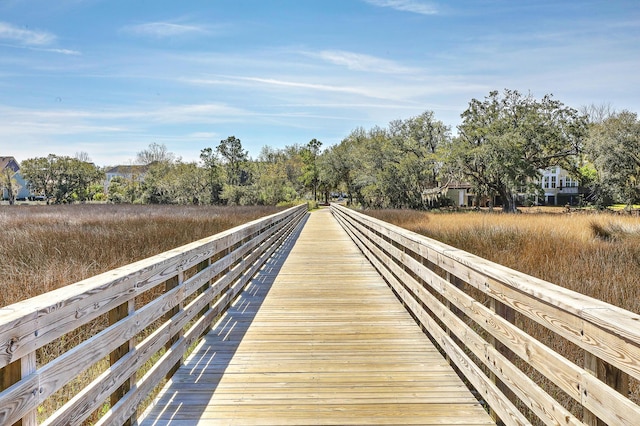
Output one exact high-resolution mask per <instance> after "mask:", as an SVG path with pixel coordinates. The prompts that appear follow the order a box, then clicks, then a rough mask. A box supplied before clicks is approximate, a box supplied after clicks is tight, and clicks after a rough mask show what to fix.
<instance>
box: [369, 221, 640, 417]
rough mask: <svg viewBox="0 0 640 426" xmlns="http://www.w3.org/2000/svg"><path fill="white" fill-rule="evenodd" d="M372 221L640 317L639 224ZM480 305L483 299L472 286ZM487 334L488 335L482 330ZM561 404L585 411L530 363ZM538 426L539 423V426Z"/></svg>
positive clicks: (521, 323) (638, 394)
mask: <svg viewBox="0 0 640 426" xmlns="http://www.w3.org/2000/svg"><path fill="white" fill-rule="evenodd" d="M367 214H369V215H370V216H374V217H376V218H378V219H381V220H384V221H387V222H390V223H393V224H395V225H398V226H401V227H403V228H405V229H408V230H411V231H413V232H416V233H419V234H422V235H425V236H427V237H430V238H433V239H436V240H439V241H441V242H443V243H446V244H449V245H451V246H454V247H456V248H459V249H462V250H465V251H467V252H470V253H473V254H475V255H478V256H480V257H483V258H485V259H488V260H491V261H494V262H496V263H499V264H502V265H505V266H508V267H510V268H512V269H515V270H518V271H521V272H524V273H525V274H528V275H531V276H534V277H537V278H541V279H543V280H546V281H549V282H551V283H554V284H556V285H559V286H562V287H565V288H568V289H571V290H573V291H576V292H579V293H582V294H585V295H587V296H590V297H594V298H596V299H600V300H603V301H605V302H608V303H610V304H613V305H616V306H619V307H621V308H624V309H627V310H629V311H631V312H634V313H640V298H638V297H637V294H638V291H639V290H640V219H639V218H638V217H632V216H620V215H614V214H584V213H576V212H574V213H567V214H551V213H532V214H519V215H505V214H500V213H486V212H464V213H462V212H460V213H425V212H416V211H406V210H378V211H374V210H372V211H367ZM466 287H467V288H466V290H465V291H467V292H468V293H469V294H471V295H472V296H473V297H474V298H476V299H477V300H480V301H481V302H484V299H483V298H484V295H482V294H480V292H478V291H477V290H475V289H473V288H470V286H466ZM515 321H516V322H515V323H516V325H517V326H518V327H520V328H522V329H523V330H524V331H525V332H527V333H528V334H530V335H532V336H534V337H535V338H537V339H538V340H540V341H541V342H543V343H545V344H546V345H547V346H549V347H551V348H553V349H554V350H555V351H557V352H559V353H561V354H562V355H564V356H565V357H567V358H568V359H570V360H571V361H573V362H574V363H576V364H577V365H584V360H583V357H584V352H583V351H582V350H580V349H579V348H578V347H577V346H575V345H573V344H571V343H570V342H568V341H566V340H564V339H561V338H559V337H558V336H557V335H555V334H553V333H550V332H549V331H548V330H546V329H545V328H544V327H540V326H539V325H538V324H537V323H535V322H533V321H532V320H530V319H528V318H526V317H525V316H524V315H520V314H516V320H515ZM477 331H478V332H479V333H481V334H482V331H481V330H477ZM518 364H519V367H520V368H521V369H522V370H523V371H525V372H526V373H527V374H528V375H530V377H537V380H538V383H542V386H543V388H545V389H546V390H547V392H549V393H550V394H551V395H552V396H554V398H556V399H557V400H558V401H560V402H561V403H562V404H563V405H564V406H565V407H567V408H568V409H570V410H571V411H573V412H574V414H575V415H576V416H578V418H580V416H581V415H582V409H581V407H580V406H579V405H578V404H576V403H575V402H574V401H573V400H572V399H571V398H570V397H569V396H567V395H566V394H564V393H563V392H562V391H560V390H559V389H558V388H556V387H555V385H553V384H552V383H551V382H549V381H548V380H546V379H544V378H542V377H541V376H540V375H539V374H538V373H537V372H535V371H532V370H531V368H530V367H529V366H527V365H526V363H524V362H519V363H518ZM629 398H630V399H632V400H633V401H634V402H635V403H640V383H638V381H637V380H634V379H630V395H629ZM534 424H535V423H534Z"/></svg>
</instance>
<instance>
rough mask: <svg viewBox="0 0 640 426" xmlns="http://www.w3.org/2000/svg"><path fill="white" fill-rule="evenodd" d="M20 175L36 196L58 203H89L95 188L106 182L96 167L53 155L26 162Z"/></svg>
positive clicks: (23, 163) (74, 159) (22, 165)
mask: <svg viewBox="0 0 640 426" xmlns="http://www.w3.org/2000/svg"><path fill="white" fill-rule="evenodd" d="M20 172H21V173H22V176H23V177H24V178H25V180H27V181H28V182H29V184H30V185H31V189H32V191H33V192H34V193H40V194H42V195H43V196H44V197H45V198H46V199H47V200H53V202H55V203H67V202H73V201H87V200H89V199H90V198H91V195H92V191H91V186H92V184H95V183H97V182H100V181H101V180H102V179H104V173H103V172H102V171H100V170H99V169H98V168H97V167H96V166H95V165H94V164H93V163H88V162H85V161H81V160H78V159H76V158H71V157H65V156H60V157H59V156H57V155H53V154H49V156H47V157H39V158H32V159H28V160H25V161H23V162H22V164H21V167H20Z"/></svg>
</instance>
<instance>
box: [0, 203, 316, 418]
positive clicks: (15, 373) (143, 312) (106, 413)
mask: <svg viewBox="0 0 640 426" xmlns="http://www.w3.org/2000/svg"><path fill="white" fill-rule="evenodd" d="M306 211H307V206H306V205H300V206H298V207H293V208H290V209H288V210H285V211H283V212H279V213H276V214H274V215H271V216H268V217H265V218H262V219H258V220H255V221H252V222H250V223H247V224H245V225H242V226H238V227H236V228H233V229H230V230H228V231H225V232H222V233H220V234H217V235H214V236H212V237H209V238H205V239H203V240H200V241H197V242H194V243H191V244H188V245H185V246H182V247H179V248H176V249H174V250H170V251H167V252H165V253H162V254H159V255H157V256H153V257H150V258H148V259H144V260H141V261H139V262H135V263H132V264H130V265H127V266H124V267H121V268H117V269H114V270H112V271H109V272H107V273H104V274H101V275H97V276H95V277H92V278H89V279H86V280H83V281H80V282H78V283H76V284H72V285H69V286H66V287H64V288H61V289H59V290H55V291H52V292H49V293H46V294H43V295H40V296H37V297H34V298H31V299H29V300H25V301H23V302H19V303H16V304H13V305H10V306H7V307H4V308H1V309H0V386H1V387H0V390H1V392H0V424H2V425H11V424H22V425H31V424H36V423H37V413H38V409H39V407H40V406H41V405H42V404H43V402H44V401H45V400H47V398H52V397H53V396H54V395H55V394H56V392H59V391H60V390H61V389H62V388H63V387H65V386H74V389H73V392H72V395H74V396H73V397H72V398H71V399H70V400H68V401H67V402H66V403H64V405H62V406H61V407H59V408H58V409H57V411H55V413H53V414H52V415H50V416H49V417H48V418H46V420H44V423H43V424H47V425H73V424H83V423H84V422H85V421H87V419H88V418H89V417H90V416H96V417H98V420H97V424H132V423H135V419H136V415H137V414H136V412H137V410H138V407H139V406H140V404H141V402H142V401H143V400H144V399H146V398H148V397H149V395H150V394H151V393H152V391H153V390H154V389H155V388H157V387H158V386H159V385H161V383H162V382H163V380H165V378H168V377H170V376H171V375H172V373H173V372H174V371H175V369H176V368H177V367H178V366H179V365H180V364H181V362H182V359H183V357H184V356H185V353H186V352H187V351H188V349H189V348H190V347H192V346H193V344H194V342H196V341H197V340H198V339H199V338H200V337H201V336H203V335H204V334H205V333H206V332H207V331H208V330H209V329H210V327H211V325H212V323H213V321H214V320H215V319H216V318H217V317H219V316H220V315H221V314H222V313H224V311H225V310H226V309H227V308H228V306H229V305H230V304H231V302H232V301H233V300H234V298H235V297H236V296H237V295H238V293H239V292H240V291H241V290H242V289H243V288H244V287H245V285H246V284H247V283H248V282H249V280H250V279H251V277H252V276H253V275H255V273H256V272H257V271H258V270H259V269H260V267H261V266H262V265H263V264H264V262H265V261H266V260H267V259H268V258H269V256H271V255H272V254H273V253H274V252H275V250H276V249H277V248H278V247H279V246H280V244H281V243H282V242H283V240H284V239H285V238H286V237H287V235H289V234H290V233H291V232H292V231H293V229H294V228H295V227H296V225H297V224H298V223H299V222H300V221H301V220H302V218H303V217H304V215H305V214H306ZM100 324H102V326H100ZM92 327H95V328H96V331H95V332H91V328H92ZM78 330H83V331H82V332H78ZM71 339H75V340H77V342H74V343H70V340H71ZM61 341H64V344H65V345H67V346H68V347H69V349H68V350H66V352H64V353H63V354H61V355H59V356H57V357H55V358H54V359H51V360H47V361H46V363H45V361H44V358H45V357H44V355H43V351H44V350H45V349H46V348H47V347H48V345H53V344H56V343H57V344H59V345H60V342H61ZM98 365H101V366H102V368H100V372H99V373H97V374H94V376H95V377H92V378H90V379H88V380H87V382H88V384H85V385H83V386H82V387H81V388H79V389H78V387H79V386H80V385H79V384H78V383H77V382H76V381H77V378H78V377H79V376H82V375H86V374H87V371H90V370H91V369H92V368H96V366H98ZM96 413H99V415H96ZM92 421H93V420H92Z"/></svg>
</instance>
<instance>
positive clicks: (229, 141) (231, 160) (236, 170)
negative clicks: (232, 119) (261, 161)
mask: <svg viewBox="0 0 640 426" xmlns="http://www.w3.org/2000/svg"><path fill="white" fill-rule="evenodd" d="M216 150H217V151H218V153H219V154H220V155H221V156H222V160H223V162H224V165H225V168H226V172H227V184H229V185H240V183H241V182H242V180H243V179H242V177H243V176H242V175H243V173H242V166H243V164H244V163H245V162H247V161H248V160H249V153H248V151H246V150H245V149H244V148H242V142H241V141H240V139H238V138H236V137H235V136H229V137H228V138H226V139H223V140H221V141H220V143H219V144H218V147H217V148H216Z"/></svg>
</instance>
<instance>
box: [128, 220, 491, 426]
mask: <svg viewBox="0 0 640 426" xmlns="http://www.w3.org/2000/svg"><path fill="white" fill-rule="evenodd" d="M140 424H141V425H144V426H150V425H157V426H161V425H174V426H183V425H184V426H186V425H194V424H200V425H218V424H221V425H232V424H233V425H254V424H255V425H302V424H313V425H319V424H337V425H346V424H357V425H363V424H423V425H431V424H438V425H454V424H455V425H487V424H494V423H493V422H492V421H491V419H490V417H489V416H488V414H487V413H486V412H485V411H484V410H483V408H482V407H481V406H480V405H479V404H478V402H477V401H476V399H475V398H474V397H473V396H472V395H471V393H470V392H469V390H468V389H467V388H466V387H465V386H464V385H463V383H462V381H461V380H460V379H459V378H458V376H457V375H456V374H455V373H454V372H453V370H452V369H451V367H450V366H449V365H448V363H447V362H446V361H445V360H444V358H443V357H442V356H441V355H440V353H439V352H438V351H437V350H436V349H435V347H434V346H433V345H432V344H431V342H430V341H429V339H428V338H427V337H426V336H425V335H424V334H423V333H422V331H421V330H420V328H419V327H418V326H417V325H416V324H415V322H414V321H413V319H412V318H411V317H410V316H409V314H408V313H407V312H406V311H405V309H404V308H403V306H402V305H401V304H400V303H399V302H398V300H397V299H396V297H395V296H394V295H393V293H392V292H391V290H390V289H389V288H388V287H387V285H386V284H385V282H384V281H383V280H382V278H381V277H380V276H379V275H378V274H377V272H376V271H375V270H374V269H373V267H372V266H371V265H370V263H369V262H368V261H367V260H366V259H365V258H364V256H363V255H362V254H361V253H360V252H359V250H358V249H357V247H356V246H355V244H354V243H353V242H352V241H351V240H350V239H349V237H348V235H347V234H346V233H345V231H344V230H343V229H342V228H341V227H340V226H339V225H338V223H337V222H336V221H335V220H334V219H333V217H332V216H331V213H330V212H329V210H328V209H326V210H320V211H317V212H314V213H312V214H311V215H310V216H309V218H308V220H307V222H306V224H305V225H304V228H303V229H302V230H301V231H300V232H299V235H298V234H296V235H293V236H292V237H290V239H289V240H288V241H287V243H286V244H285V245H284V246H283V247H282V248H281V249H280V250H279V251H278V252H277V253H276V255H275V256H274V258H273V259H272V260H270V261H269V263H268V264H267V265H266V267H265V268H264V269H263V270H262V271H261V272H260V273H259V274H258V275H257V276H256V277H255V279H254V280H252V282H251V283H250V284H249V286H248V287H247V289H246V290H245V291H244V292H243V293H242V294H241V295H240V297H239V298H238V300H237V301H236V303H235V304H234V306H233V308H232V309H230V310H229V311H228V312H227V314H226V315H225V316H224V317H223V318H222V319H221V320H220V321H219V322H218V323H217V324H216V325H215V327H214V329H213V330H212V331H211V332H210V333H209V334H208V335H207V336H206V338H205V339H204V341H203V342H202V344H200V345H199V346H198V348H197V349H196V351H195V352H194V353H193V354H192V355H191V356H190V357H189V359H188V360H187V361H186V363H185V365H184V366H182V367H181V368H180V369H179V370H178V372H177V373H176V374H175V375H174V376H173V378H172V379H171V381H170V382H169V383H168V384H167V386H166V387H165V388H164V389H163V390H162V392H161V394H160V395H159V397H158V398H157V399H156V401H155V404H154V406H153V408H152V409H151V410H149V411H148V412H147V413H146V414H145V416H144V417H143V419H141V421H140Z"/></svg>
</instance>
